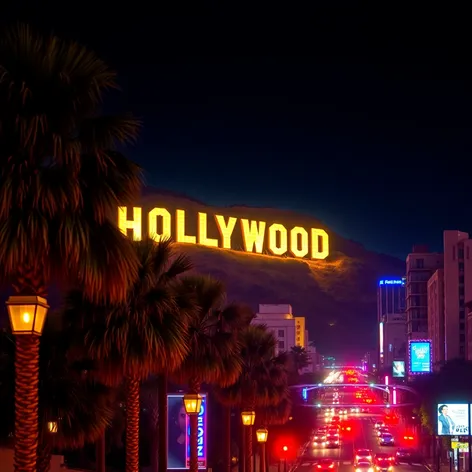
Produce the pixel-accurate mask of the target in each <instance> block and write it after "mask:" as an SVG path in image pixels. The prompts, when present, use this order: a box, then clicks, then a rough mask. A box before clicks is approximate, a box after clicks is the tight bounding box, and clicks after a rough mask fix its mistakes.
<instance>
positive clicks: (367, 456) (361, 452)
mask: <svg viewBox="0 0 472 472" xmlns="http://www.w3.org/2000/svg"><path fill="white" fill-rule="evenodd" d="M372 457H373V454H372V451H371V450H370V449H358V450H357V451H356V455H355V461H354V462H360V461H364V462H365V461H369V462H371V461H372Z"/></svg>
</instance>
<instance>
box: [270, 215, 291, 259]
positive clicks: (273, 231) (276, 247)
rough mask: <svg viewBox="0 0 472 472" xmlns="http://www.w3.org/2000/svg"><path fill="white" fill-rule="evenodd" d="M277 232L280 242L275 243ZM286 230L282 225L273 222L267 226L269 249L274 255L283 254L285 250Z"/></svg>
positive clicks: (286, 245)
mask: <svg viewBox="0 0 472 472" xmlns="http://www.w3.org/2000/svg"><path fill="white" fill-rule="evenodd" d="M277 233H278V234H279V235H280V242H279V244H277ZM287 247H288V244H287V230H286V229H285V226H284V225H280V224H278V223H274V224H273V225H270V227H269V244H268V248H269V251H270V252H271V253H272V254H274V255H275V256H283V255H284V254H285V253H286V252H287Z"/></svg>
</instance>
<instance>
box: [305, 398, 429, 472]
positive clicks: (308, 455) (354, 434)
mask: <svg viewBox="0 0 472 472" xmlns="http://www.w3.org/2000/svg"><path fill="white" fill-rule="evenodd" d="M344 400H345V401H346V400H347V398H344ZM349 400H350V401H352V399H351V398H349ZM340 403H341V405H342V403H343V401H341V402H340ZM381 418H382V416H381V415H378V414H377V415H374V414H369V415H367V414H353V415H349V417H348V421H349V424H350V425H351V427H352V431H351V432H350V433H347V434H346V433H343V434H342V435H341V446H340V447H339V448H338V449H325V448H321V447H313V446H312V444H313V441H310V443H309V446H308V448H307V449H306V451H305V453H304V454H303V456H302V457H300V461H299V466H298V467H297V469H296V472H313V470H314V465H315V464H316V462H317V461H318V460H319V459H322V458H327V459H332V460H334V461H335V469H334V470H335V471H336V472H354V470H355V469H354V465H353V459H354V455H355V451H356V450H357V449H371V450H372V451H373V453H374V455H375V454H376V453H379V452H387V453H391V454H392V456H393V455H394V454H395V452H396V450H397V447H398V446H397V447H380V446H379V445H378V443H377V437H376V434H375V430H374V423H375V421H377V420H379V419H381ZM320 421H324V418H322V419H321V420H320ZM322 424H323V423H320V424H319V425H317V426H321V425H322ZM390 431H391V432H392V434H393V436H394V437H395V440H396V441H397V438H399V436H401V434H400V433H401V431H399V430H398V428H396V427H393V428H390ZM399 439H400V438H399ZM393 469H394V470H393V472H423V471H424V470H425V468H424V467H423V466H422V465H421V464H412V465H408V464H400V465H396V466H394V468H393Z"/></svg>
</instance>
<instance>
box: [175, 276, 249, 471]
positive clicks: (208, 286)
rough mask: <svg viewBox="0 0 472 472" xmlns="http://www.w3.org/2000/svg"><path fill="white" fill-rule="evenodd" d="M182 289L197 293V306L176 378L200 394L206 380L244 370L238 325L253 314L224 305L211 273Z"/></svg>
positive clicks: (193, 455) (193, 429) (193, 453)
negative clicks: (184, 356)
mask: <svg viewBox="0 0 472 472" xmlns="http://www.w3.org/2000/svg"><path fill="white" fill-rule="evenodd" d="M183 289H184V290H188V291H190V292H191V293H194V294H195V297H196V303H197V305H198V307H199V308H198V309H197V310H196V311H195V313H194V315H193V316H192V317H190V319H189V335H190V339H189V354H188V356H187V357H186V358H185V360H184V362H183V363H182V365H181V366H180V368H179V369H178V370H177V371H176V372H175V373H174V378H175V379H176V381H177V382H178V383H179V384H181V385H184V384H186V385H187V389H188V392H189V393H193V394H199V393H200V391H201V387H202V384H203V383H207V384H216V385H219V386H222V387H225V386H229V385H231V384H233V383H234V382H235V381H236V380H237V379H238V377H239V374H240V373H241V360H240V357H239V356H238V352H239V340H238V334H237V333H238V331H237V329H233V328H238V327H240V326H241V324H242V323H243V322H244V321H242V320H246V323H247V322H248V320H250V319H251V318H252V317H253V314H252V312H251V311H250V310H249V309H247V308H244V307H240V306H238V305H229V306H227V307H225V308H224V303H225V298H226V290H225V287H224V285H223V283H222V282H220V281H218V280H216V279H213V278H211V277H201V276H193V277H186V278H185V279H184V281H183ZM189 422H190V472H197V470H198V457H197V440H198V437H197V429H198V418H197V416H196V415H191V416H190V419H189Z"/></svg>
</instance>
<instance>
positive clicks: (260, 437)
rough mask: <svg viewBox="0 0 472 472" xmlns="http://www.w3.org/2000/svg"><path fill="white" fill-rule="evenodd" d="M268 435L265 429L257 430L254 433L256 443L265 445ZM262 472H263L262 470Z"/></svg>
mask: <svg viewBox="0 0 472 472" xmlns="http://www.w3.org/2000/svg"><path fill="white" fill-rule="evenodd" d="M268 435H269V431H268V430H267V428H261V429H258V430H257V431H256V437H257V442H258V443H266V442H267V436H268ZM262 470H264V469H262Z"/></svg>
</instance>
